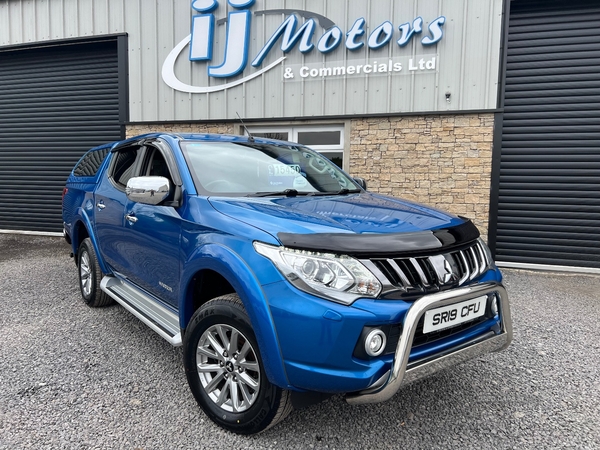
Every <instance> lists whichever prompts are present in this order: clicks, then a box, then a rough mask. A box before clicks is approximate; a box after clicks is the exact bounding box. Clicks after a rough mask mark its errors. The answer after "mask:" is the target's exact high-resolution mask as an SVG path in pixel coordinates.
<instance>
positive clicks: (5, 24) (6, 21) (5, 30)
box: [0, 2, 10, 45]
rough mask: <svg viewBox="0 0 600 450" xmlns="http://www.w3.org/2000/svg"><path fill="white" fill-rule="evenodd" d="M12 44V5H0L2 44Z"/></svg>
mask: <svg viewBox="0 0 600 450" xmlns="http://www.w3.org/2000/svg"><path fill="white" fill-rule="evenodd" d="M9 43H10V3H7V2H2V3H0V44H2V45H8V44H9Z"/></svg>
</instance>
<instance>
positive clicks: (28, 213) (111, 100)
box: [0, 38, 121, 232]
mask: <svg viewBox="0 0 600 450" xmlns="http://www.w3.org/2000/svg"><path fill="white" fill-rule="evenodd" d="M0 50H1V49H0ZM117 54H118V51H117V40H116V38H115V39H114V40H108V41H106V42H97V43H86V44H77V45H60V46H48V47H45V48H32V49H19V50H13V51H0V229H4V230H22V231H44V232H60V231H61V230H62V217H61V206H62V205H61V202H62V189H63V187H64V184H65V180H66V178H67V176H68V175H69V173H70V171H71V169H72V168H73V166H74V165H75V163H76V162H77V160H78V159H79V158H80V157H81V155H83V153H84V152H85V151H86V150H88V149H89V148H91V147H93V146H96V145H99V144H101V143H104V142H110V141H114V140H118V139H120V138H121V124H120V120H119V70H118V57H117Z"/></svg>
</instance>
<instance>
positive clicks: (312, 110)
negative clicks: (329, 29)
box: [282, 0, 331, 116]
mask: <svg viewBox="0 0 600 450" xmlns="http://www.w3.org/2000/svg"><path fill="white" fill-rule="evenodd" d="M330 1H331V0H330ZM325 3H327V2H326V1H322V0H306V9H307V10H308V11H312V12H315V13H317V14H320V15H325V13H326V11H325V9H324V6H325ZM321 30H322V27H321V25H319V23H318V22H317V26H316V28H315V34H314V35H313V40H312V42H313V44H314V45H315V47H316V43H317V42H318V39H319V37H320V36H321ZM304 64H306V65H308V66H309V67H314V68H320V67H323V54H322V53H321V52H319V51H317V50H316V49H313V50H312V51H311V52H309V53H307V54H305V55H304ZM323 82H324V79H323V78H321V77H315V78H312V77H311V78H310V79H308V78H307V79H306V82H305V84H304V99H303V100H304V115H306V116H322V115H323V110H324V105H323V100H324V95H325V90H324V86H323V84H324V83H323ZM282 101H285V99H282Z"/></svg>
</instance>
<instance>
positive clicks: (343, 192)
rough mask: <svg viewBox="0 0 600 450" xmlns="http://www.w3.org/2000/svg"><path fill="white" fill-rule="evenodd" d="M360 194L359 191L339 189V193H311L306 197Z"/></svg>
mask: <svg viewBox="0 0 600 450" xmlns="http://www.w3.org/2000/svg"><path fill="white" fill-rule="evenodd" d="M360 192H362V191H361V190H360V189H347V188H344V189H340V190H339V191H325V192H311V193H310V194H308V195H311V196H313V195H314V196H321V195H346V194H358V193H360Z"/></svg>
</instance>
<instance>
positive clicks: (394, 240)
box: [277, 220, 479, 258]
mask: <svg viewBox="0 0 600 450" xmlns="http://www.w3.org/2000/svg"><path fill="white" fill-rule="evenodd" d="M277 237H278V238H279V240H280V241H281V243H282V244H283V245H284V246H285V247H288V248H295V249H302V250H311V251H315V252H327V253H338V254H344V255H350V256H356V257H370V258H372V257H380V256H394V257H397V256H399V255H405V256H410V255H411V254H415V255H417V254H418V255H424V254H426V253H428V252H430V251H431V252H436V253H439V251H440V250H448V251H450V250H452V249H454V248H457V247H460V246H462V245H464V244H467V243H469V242H472V241H474V240H475V239H477V238H478V237H479V230H478V229H477V227H476V226H475V225H473V223H472V222H471V221H470V220H467V221H466V222H464V223H462V224H460V225H456V226H453V227H449V228H441V229H439V230H427V231H417V232H413V233H389V234H351V233H315V234H294V233H278V234H277Z"/></svg>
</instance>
